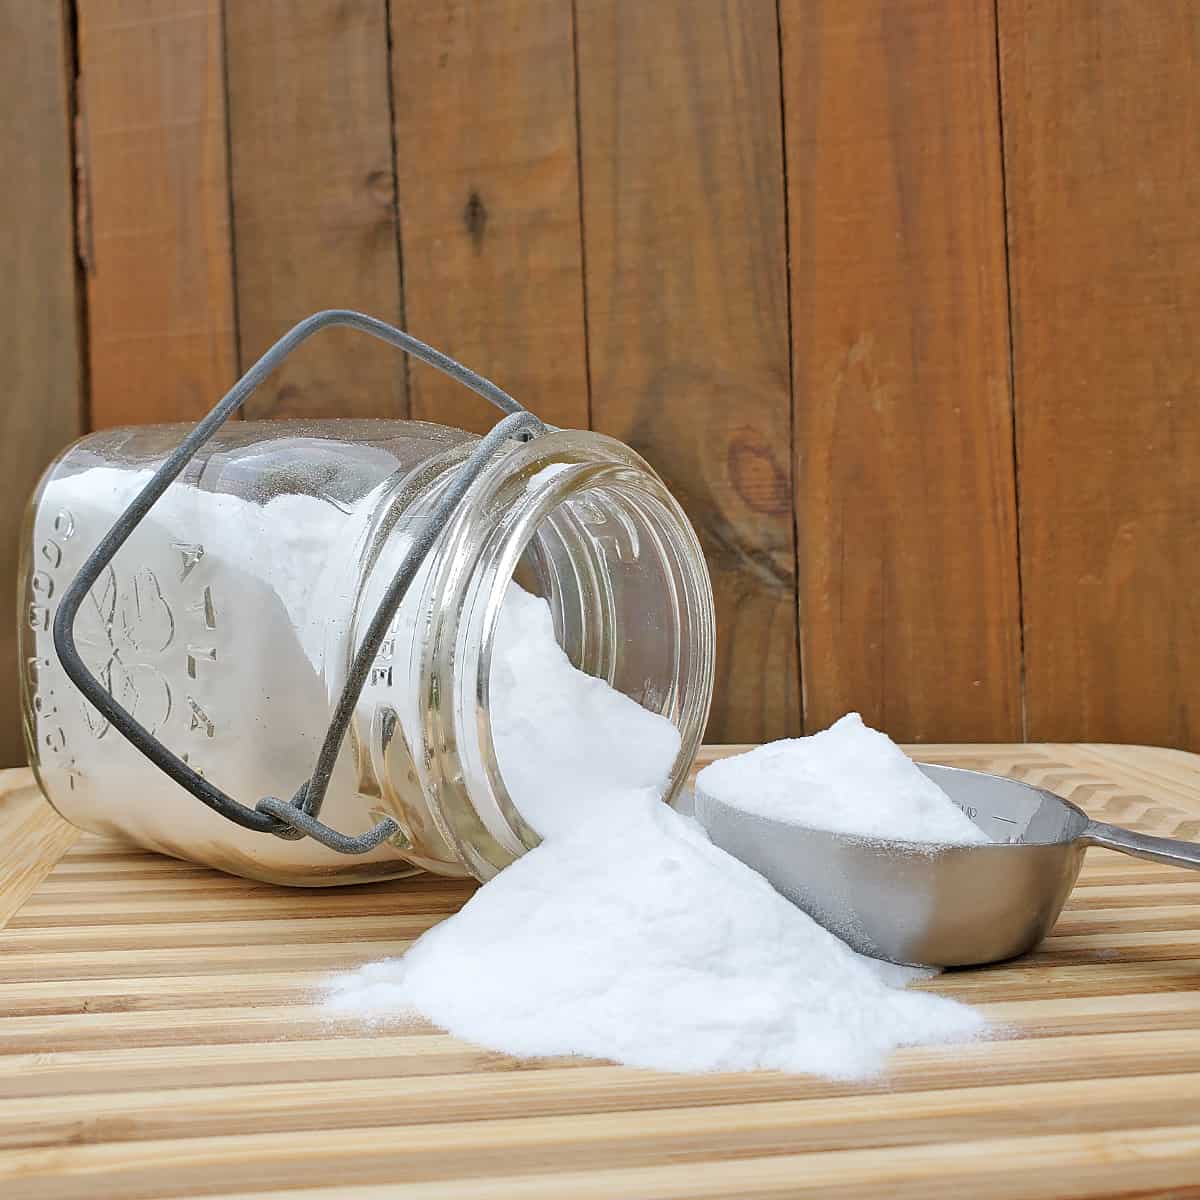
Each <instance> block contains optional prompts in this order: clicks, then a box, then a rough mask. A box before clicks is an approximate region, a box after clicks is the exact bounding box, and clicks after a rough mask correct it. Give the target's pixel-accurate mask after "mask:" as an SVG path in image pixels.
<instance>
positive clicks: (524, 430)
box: [54, 309, 547, 854]
mask: <svg viewBox="0 0 1200 1200" xmlns="http://www.w3.org/2000/svg"><path fill="white" fill-rule="evenodd" d="M331 325H343V326H347V327H349V328H351V329H357V330H359V331H360V332H362V333H367V334H370V335H371V336H372V337H376V338H379V339H380V340H381V341H384V342H387V343H389V344H390V345H392V346H396V347H397V348H398V349H400V350H403V351H405V353H407V354H411V355H412V356H413V358H416V359H419V360H420V361H421V362H424V363H428V364H429V365H430V366H431V367H436V368H437V369H438V370H439V371H442V372H444V373H445V374H446V375H449V376H450V378H451V379H455V380H457V381H458V382H459V383H461V384H463V386H464V387H468V388H470V389H471V390H472V391H473V392H477V393H478V394H479V395H480V396H482V397H483V398H484V399H485V400H487V401H488V402H489V403H491V404H493V405H495V406H496V408H498V409H500V410H501V411H502V412H503V413H505V414H507V415H505V416H503V417H501V418H500V420H499V421H497V422H496V424H495V425H494V426H493V427H492V429H491V430H490V432H489V433H488V434H487V435H486V436H485V437H484V438H482V439H481V440H480V442H479V444H478V445H477V446H476V447H475V449H474V450H473V451H472V452H471V453H470V455H468V457H467V458H466V459H465V460H464V462H463V464H462V466H461V467H460V468H459V471H458V473H457V474H456V475H455V477H454V478H453V479H452V480H451V482H450V484H449V486H448V487H447V488H446V491H445V493H444V494H443V495H442V496H441V497H440V499H439V500H438V502H437V504H436V505H435V506H434V508H433V510H432V512H431V513H430V517H429V520H428V521H427V522H425V523H424V525H423V526H422V527H421V529H420V530H419V531H418V532H417V534H416V536H415V538H414V539H413V542H412V544H411V545H410V546H409V548H408V550H407V551H406V552H405V555H404V557H403V559H402V560H401V562H400V565H399V566H398V567H397V569H396V574H395V576H394V577H393V579H392V581H391V583H390V584H389V585H388V587H387V590H386V592H385V593H384V596H383V599H382V600H381V601H380V604H379V608H378V609H377V610H376V612H375V615H374V616H373V617H372V618H371V622H370V624H369V625H368V627H367V631H366V634H365V636H364V637H363V641H362V644H361V645H360V647H359V649H358V650H357V652H356V653H355V655H354V659H353V661H352V662H351V664H350V671H349V674H348V675H347V677H346V683H345V686H344V687H343V688H342V692H341V695H340V696H339V698H338V702H337V705H336V706H335V708H334V712H333V717H332V719H331V720H330V722H329V728H328V730H327V731H326V733H325V740H324V741H323V743H322V745H321V750H320V753H319V754H318V755H317V761H316V765H315V766H314V767H313V772H312V774H311V775H310V776H309V778H308V779H307V780H306V781H305V782H304V783H302V784H301V785H300V787H299V788H297V789H296V793H295V795H293V796H292V798H291V799H290V800H281V799H279V798H278V797H276V796H264V797H263V798H262V799H260V800H259V801H258V802H257V803H256V804H255V805H254V807H253V808H251V807H249V806H248V805H246V804H242V803H241V802H240V801H238V800H235V799H234V798H233V797H232V796H229V795H227V794H226V793H225V792H223V791H221V789H220V788H218V787H215V786H214V785H213V784H212V783H210V782H209V781H208V780H207V779H205V778H204V777H203V776H202V775H200V774H198V773H197V772H196V771H195V770H194V769H193V768H192V767H190V766H188V764H187V763H185V762H184V761H183V759H181V758H180V757H179V756H178V755H176V754H175V753H173V752H172V751H171V750H169V749H168V748H167V747H166V746H164V745H163V743H162V742H160V741H159V740H158V739H157V738H156V737H155V736H154V735H153V734H152V733H151V732H150V731H149V730H148V729H146V728H145V726H143V725H141V724H139V723H138V721H136V720H135V719H134V718H133V716H132V715H131V714H130V713H128V712H127V711H126V710H125V709H124V708H122V707H121V705H120V704H118V703H117V701H116V699H115V698H114V697H113V696H112V695H110V694H109V692H108V691H107V690H106V688H105V687H104V685H103V684H102V683H101V682H100V680H99V679H97V678H96V676H95V675H93V674H92V673H91V671H90V670H88V668H87V665H86V664H85V663H84V661H83V659H82V658H81V657H80V655H79V651H78V649H77V648H76V645H75V619H76V617H77V616H78V613H79V609H80V607H81V606H82V604H83V601H84V599H85V598H86V596H87V594H88V592H89V591H90V590H91V588H92V586H93V585H94V584H95V583H96V581H97V580H98V579H99V578H100V576H101V574H102V573H103V572H104V569H105V568H106V567H107V566H108V564H109V563H110V562H111V561H112V559H113V557H114V555H115V554H116V553H117V551H118V550H120V548H121V547H122V546H123V545H124V544H125V542H126V540H127V539H128V538H129V536H130V534H131V533H133V531H134V530H135V529H136V528H137V526H138V525H139V523H140V522H141V521H142V519H143V518H144V517H145V516H146V514H147V513H148V512H149V511H150V509H151V508H152V507H153V506H154V503H155V501H156V500H158V499H159V497H160V496H162V494H163V493H164V492H165V491H166V490H167V488H168V487H169V486H170V485H171V484H172V483H173V482H174V481H175V480H176V479H177V478H178V477H179V475H180V474H181V473H182V472H183V469H184V468H185V467H186V466H187V464H188V463H189V462H190V461H191V460H192V458H193V457H194V456H195V455H196V453H197V451H198V450H199V449H200V448H201V447H202V446H203V445H204V444H205V443H206V442H207V441H208V440H209V439H210V438H211V437H212V436H213V434H214V433H216V432H217V430H218V429H220V428H221V426H222V425H224V424H225V422H226V421H227V420H228V419H229V417H230V416H232V414H233V413H235V412H236V411H237V410H238V409H239V408H241V406H242V405H243V404H244V403H245V402H246V399H247V397H249V396H250V395H251V394H252V393H253V392H254V390H255V389H256V388H257V387H258V385H259V384H260V383H262V381H263V380H264V379H265V378H266V377H267V376H268V375H270V374H271V372H272V371H274V370H275V368H276V367H277V366H279V364H280V363H281V362H282V361H283V360H284V359H285V358H287V356H288V355H289V354H291V352H292V351H293V350H295V349H296V347H297V346H299V345H300V344H301V343H302V342H305V341H307V340H308V339H309V338H310V337H312V335H313V334H315V333H317V332H318V331H319V330H322V329H325V328H326V327H328V326H331ZM546 429H547V427H546V426H545V425H543V424H542V422H541V421H539V420H538V418H537V417H536V416H534V415H533V413H531V412H529V410H528V409H526V408H524V407H523V406H522V405H521V404H519V403H518V402H517V401H516V400H514V399H513V398H512V397H511V396H510V395H509V394H508V393H507V392H505V391H503V390H501V389H500V388H498V387H497V386H496V385H495V384H494V383H492V382H491V381H490V380H487V379H484V377H483V376H482V375H477V374H476V373H475V372H474V371H471V370H469V369H468V368H467V367H464V366H463V365H462V364H461V363H459V362H456V361H455V360H454V359H452V358H450V357H448V356H447V355H445V354H442V353H441V352H440V351H438V350H435V349H433V347H432V346H427V345H426V344H425V343H424V342H421V341H418V340H417V339H416V338H415V337H412V336H411V335H410V334H407V333H405V332H404V331H403V330H400V329H397V328H395V326H393V325H388V324H386V323H385V322H383V321H377V320H376V319H375V318H374V317H368V316H366V315H365V314H364V313H359V312H354V311H353V310H351V309H327V310H326V311H324V312H319V313H314V314H313V315H312V316H311V317H307V318H306V319H305V320H303V321H301V322H300V323H299V324H298V325H296V326H294V327H293V328H292V329H290V330H289V331H288V332H287V333H285V334H284V335H283V337H281V338H280V339H279V341H277V342H276V343H275V344H274V345H273V346H272V347H271V348H270V349H269V350H268V351H267V352H266V353H265V354H264V355H263V356H262V357H261V358H260V359H259V360H258V361H257V362H256V363H254V365H253V366H251V367H250V369H249V370H248V371H246V373H245V374H244V375H243V376H242V377H241V378H240V379H239V380H238V381H237V383H235V384H234V385H233V387H232V388H230V389H229V391H228V392H226V393H225V396H224V397H223V398H222V399H221V401H220V403H219V404H217V405H216V407H215V408H213V410H212V411H211V412H210V413H209V414H208V415H207V416H206V417H205V418H204V419H203V420H202V421H200V422H199V424H197V425H196V427H195V428H194V429H193V430H192V431H191V432H190V433H189V434H188V435H187V437H185V438H184V439H183V441H182V442H180V443H179V445H178V446H176V447H175V449H174V450H172V451H171V453H170V454H169V455H168V456H167V457H166V459H164V460H163V463H162V465H161V466H160V467H159V468H158V469H157V470H156V471H155V472H154V474H153V476H152V477H151V478H150V480H149V481H148V482H147V484H146V486H145V487H144V488H143V489H142V490H141V491H140V492H139V493H138V495H137V496H136V497H134V499H133V501H132V502H131V503H130V505H129V507H128V508H126V509H125V511H124V512H123V513H122V514H121V515H120V517H118V518H117V520H116V522H115V523H114V524H113V526H112V528H111V529H110V530H109V531H108V533H107V534H105V536H104V537H103V538H102V539H101V540H100V543H99V544H98V545H97V546H96V548H95V550H93V551H92V553H91V554H90V555H89V556H88V559H87V561H86V562H85V563H84V564H83V566H82V567H81V568H80V570H79V574H78V575H76V576H75V578H74V579H73V580H72V582H71V585H70V587H68V588H67V590H66V592H64V593H63V598H62V601H61V603H60V604H59V606H58V611H57V613H56V614H55V617H54V649H55V651H56V652H57V654H58V657H59V660H60V661H61V662H62V665H63V670H64V671H65V672H66V673H67V677H68V678H69V679H70V680H71V682H72V683H74V684H75V686H76V687H77V688H78V689H79V690H80V691H81V692H82V693H83V695H84V696H85V697H86V699H87V700H88V701H89V702H90V703H91V704H92V705H93V706H94V707H95V708H96V709H97V710H98V711H99V712H100V714H101V715H102V716H104V717H105V718H106V719H107V720H108V721H109V722H110V723H111V724H112V726H113V727H114V728H115V729H116V730H117V732H118V733H120V734H121V736H122V737H124V738H125V739H126V741H128V742H129V743H130V744H131V745H132V746H133V747H134V748H135V749H136V750H138V751H139V752H140V753H141V754H143V755H145V757H146V758H148V759H149V760H150V761H151V762H152V763H154V765H155V766H157V767H158V768H159V769H160V770H162V771H163V772H165V773H166V774H167V775H169V776H170V777H171V778H172V779H173V780H174V781H175V782H176V783H177V784H179V785H180V787H182V788H185V789H186V790H187V791H189V792H190V793H191V794H192V795H193V796H195V797H196V799H198V800H200V801H202V802H203V803H204V804H207V805H208V807H209V808H211V809H212V810H213V811H214V812H217V813H220V814H221V816H223V817H228V818H229V820H231V821H233V822H235V823H236V824H238V825H241V826H243V827H244V828H246V829H252V830H254V831H256V832H258V833H270V834H274V835H275V836H276V837H278V838H283V839H284V840H286V841H294V840H296V839H298V838H301V837H304V836H308V837H311V838H312V839H313V840H314V841H317V842H320V843H321V845H323V846H327V847H328V848H329V849H331V850H337V851H339V852H340V853H342V854H365V853H366V852H367V851H369V850H373V849H374V848H375V847H376V846H378V845H379V844H380V843H382V842H385V841H387V840H388V838H390V837H392V836H393V835H394V834H396V833H397V832H399V829H400V826H399V825H398V824H397V823H396V822H395V821H393V820H391V818H389V817H385V818H384V819H383V820H381V821H380V822H379V823H378V824H377V825H375V826H374V828H372V829H369V830H368V831H367V832H366V833H362V834H359V835H357V836H351V835H349V834H344V833H340V832H339V831H338V830H336V829H333V828H331V827H330V826H328V825H326V824H325V823H324V822H323V821H321V819H320V816H321V805H322V804H323V803H324V801H325V792H326V790H327V789H328V787H329V780H330V777H331V776H332V774H333V767H334V763H335V761H336V760H337V756H338V752H339V751H340V750H341V746H342V742H343V741H344V740H345V737H346V731H347V729H348V728H349V727H350V720H351V717H352V715H353V712H354V707H355V705H356V704H357V703H358V699H359V696H360V695H361V693H362V690H363V687H364V685H365V684H366V680H367V676H368V674H369V673H370V670H371V664H372V663H373V662H374V661H375V657H376V655H377V654H378V652H379V647H380V645H381V644H382V643H383V640H384V637H385V635H386V633H387V630H388V627H389V626H390V625H391V623H392V620H393V618H394V617H395V615H396V610H397V609H398V608H399V607H400V603H401V601H402V600H403V599H404V595H405V593H406V592H407V591H408V588H409V585H410V584H411V583H412V581H413V579H414V578H415V576H416V574H417V571H418V570H419V569H420V567H421V564H422V563H423V562H424V561H425V558H426V556H427V555H428V553H429V551H430V550H431V549H432V547H433V544H434V543H435V542H436V541H437V539H438V538H439V537H440V536H441V534H442V531H443V530H444V529H445V528H446V526H447V525H448V524H449V522H450V520H451V519H452V517H453V516H454V513H455V510H456V509H457V508H458V505H459V503H460V501H461V500H462V499H463V497H464V496H465V495H466V493H467V492H468V490H469V489H470V487H471V485H472V484H473V483H474V482H475V480H476V479H478V478H479V475H480V474H481V472H482V471H483V469H484V468H485V467H486V466H487V464H488V463H489V462H490V461H491V459H492V458H493V456H494V455H495V454H496V452H497V451H498V450H499V449H500V447H501V446H502V445H503V444H504V443H505V442H507V441H510V440H516V441H522V442H528V441H532V439H533V438H535V437H537V436H539V435H540V434H543V433H545V432H546Z"/></svg>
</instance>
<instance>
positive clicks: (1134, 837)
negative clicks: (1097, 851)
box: [1081, 821, 1200, 870]
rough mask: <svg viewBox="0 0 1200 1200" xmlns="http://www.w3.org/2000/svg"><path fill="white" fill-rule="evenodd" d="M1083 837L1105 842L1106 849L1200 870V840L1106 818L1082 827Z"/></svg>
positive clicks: (1092, 843)
mask: <svg viewBox="0 0 1200 1200" xmlns="http://www.w3.org/2000/svg"><path fill="white" fill-rule="evenodd" d="M1081 840H1082V841H1083V842H1084V843H1086V844H1087V845H1089V846H1103V847H1104V848H1105V849H1106V850H1120V851H1121V853H1122V854H1132V855H1133V857H1134V858H1148V859H1149V860H1150V861H1151V862H1159V863H1166V864H1167V865H1168V866H1171V867H1191V868H1192V869H1193V870H1200V843H1196V842H1185V841H1184V840H1183V839H1182V838H1165V837H1151V836H1150V834H1148V833H1134V832H1133V830H1132V829H1122V828H1121V826H1119V825H1106V824H1105V823H1104V822H1103V821H1091V822H1089V824H1088V827H1087V828H1086V829H1085V830H1084V831H1083V836H1082V838H1081Z"/></svg>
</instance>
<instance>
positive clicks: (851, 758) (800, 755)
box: [696, 713, 991, 846]
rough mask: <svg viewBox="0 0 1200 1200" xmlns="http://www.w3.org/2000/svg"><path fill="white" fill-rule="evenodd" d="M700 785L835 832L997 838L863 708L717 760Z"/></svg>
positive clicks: (960, 842) (750, 808) (947, 841)
mask: <svg viewBox="0 0 1200 1200" xmlns="http://www.w3.org/2000/svg"><path fill="white" fill-rule="evenodd" d="M696 786H697V787H698V788H702V789H703V790H704V791H705V792H707V793H708V795H710V796H712V797H713V798H714V799H717V800H720V801H722V802H723V803H725V804H728V805H730V806H731V807H733V808H740V809H742V810H743V811H745V812H752V813H757V814H758V815H759V816H763V817H773V818H775V819H776V820H780V821H789V822H791V823H792V824H795V825H807V826H809V827H810V828H814V829H828V830H831V831H833V832H834V833H850V834H857V835H859V836H861V837H872V838H891V839H894V840H901V841H908V842H930V843H935V844H938V845H943V846H970V845H980V844H982V843H984V842H988V841H990V840H991V839H990V838H989V837H988V836H987V835H986V834H985V833H984V832H983V830H982V829H980V828H979V826H978V825H976V824H975V823H974V822H973V821H972V820H971V818H970V817H968V816H967V815H966V813H964V812H963V811H962V809H960V808H959V807H958V806H957V805H956V804H955V803H954V801H953V800H951V799H950V797H949V796H947V795H946V793H945V792H944V791H942V789H941V788H940V787H938V786H937V784H936V783H934V782H933V780H931V779H930V778H929V777H928V776H927V775H925V774H923V773H922V771H921V769H920V768H919V767H918V766H917V765H916V764H915V763H914V762H913V761H912V759H910V758H909V757H908V755H907V754H905V753H904V751H903V750H901V749H900V747H899V746H897V745H896V743H895V742H893V741H892V740H891V738H889V737H888V736H887V735H886V734H883V733H879V732H878V731H877V730H875V729H869V728H868V727H867V726H866V725H864V724H863V720H862V717H860V716H859V715H858V713H848V714H847V715H846V716H844V717H842V719H841V720H840V721H837V722H835V723H834V724H833V725H831V726H830V727H829V728H828V729H825V730H822V731H821V732H820V733H814V734H812V735H811V736H809V737H803V738H787V739H785V740H784V741H780V742H771V743H770V744H769V745H766V746H759V747H757V748H756V749H754V750H751V751H749V752H748V753H746V754H740V755H738V756H737V757H736V758H726V759H722V760H721V761H720V762H715V763H713V764H712V765H711V766H708V767H705V768H704V770H703V771H701V772H700V774H699V775H698V776H697V778H696Z"/></svg>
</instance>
